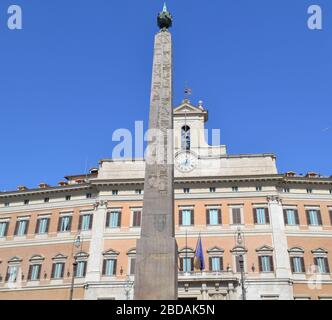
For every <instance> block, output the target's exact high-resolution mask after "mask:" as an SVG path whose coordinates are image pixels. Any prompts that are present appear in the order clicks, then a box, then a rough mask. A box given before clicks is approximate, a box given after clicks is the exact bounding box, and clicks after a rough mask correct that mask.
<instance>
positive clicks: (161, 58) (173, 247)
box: [134, 5, 178, 300]
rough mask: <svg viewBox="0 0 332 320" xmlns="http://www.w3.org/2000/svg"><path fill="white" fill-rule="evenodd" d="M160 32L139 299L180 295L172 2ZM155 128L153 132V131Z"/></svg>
mask: <svg viewBox="0 0 332 320" xmlns="http://www.w3.org/2000/svg"><path fill="white" fill-rule="evenodd" d="M158 26H159V28H160V31H159V32H158V33H157V34H156V36H155V44H154V58H153V74H152V88H151V105H150V121H149V129H150V131H149V132H150V133H152V136H153V137H154V138H151V135H150V138H151V139H152V140H153V141H151V142H149V143H148V150H147V155H146V159H145V160H146V165H145V183H144V204H143V214H142V227H141V238H140V239H139V240H138V241H137V247H136V272H135V285H134V299H135V300H176V299H177V280H178V279H177V270H178V267H177V244H176V240H175V234H174V229H175V228H174V185H173V181H174V165H173V131H172V129H173V92H172V82H173V72H172V67H173V63H172V37H171V34H170V32H169V31H168V29H169V28H170V27H171V26H172V16H171V14H170V13H169V12H168V11H167V8H166V5H164V9H163V11H162V12H161V13H159V15H158ZM151 129H152V130H151Z"/></svg>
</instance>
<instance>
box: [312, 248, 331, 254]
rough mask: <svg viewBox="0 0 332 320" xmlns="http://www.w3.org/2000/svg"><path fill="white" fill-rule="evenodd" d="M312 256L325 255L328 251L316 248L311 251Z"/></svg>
mask: <svg viewBox="0 0 332 320" xmlns="http://www.w3.org/2000/svg"><path fill="white" fill-rule="evenodd" d="M311 252H312V253H314V254H327V253H328V251H327V250H325V249H323V248H317V249H314V250H312V251H311Z"/></svg>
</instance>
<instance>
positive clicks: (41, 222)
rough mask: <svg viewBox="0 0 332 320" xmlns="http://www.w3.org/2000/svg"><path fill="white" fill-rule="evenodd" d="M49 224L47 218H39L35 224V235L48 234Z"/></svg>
mask: <svg viewBox="0 0 332 320" xmlns="http://www.w3.org/2000/svg"><path fill="white" fill-rule="evenodd" d="M49 224H50V219H49V218H39V219H38V220H37V224H36V234H46V233H48V228H49Z"/></svg>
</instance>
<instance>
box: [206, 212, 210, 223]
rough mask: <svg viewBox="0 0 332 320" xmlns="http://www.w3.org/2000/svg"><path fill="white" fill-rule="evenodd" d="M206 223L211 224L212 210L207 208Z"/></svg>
mask: <svg viewBox="0 0 332 320" xmlns="http://www.w3.org/2000/svg"><path fill="white" fill-rule="evenodd" d="M206 225H207V226H208V225H210V210H209V209H206Z"/></svg>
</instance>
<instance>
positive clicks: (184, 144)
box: [181, 126, 191, 151]
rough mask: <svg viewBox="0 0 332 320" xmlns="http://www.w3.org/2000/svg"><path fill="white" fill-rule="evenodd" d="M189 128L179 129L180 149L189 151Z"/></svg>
mask: <svg viewBox="0 0 332 320" xmlns="http://www.w3.org/2000/svg"><path fill="white" fill-rule="evenodd" d="M190 144H191V142H190V127H188V126H183V127H182V129H181V149H182V150H187V151H188V150H190V147H191V146H190Z"/></svg>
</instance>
